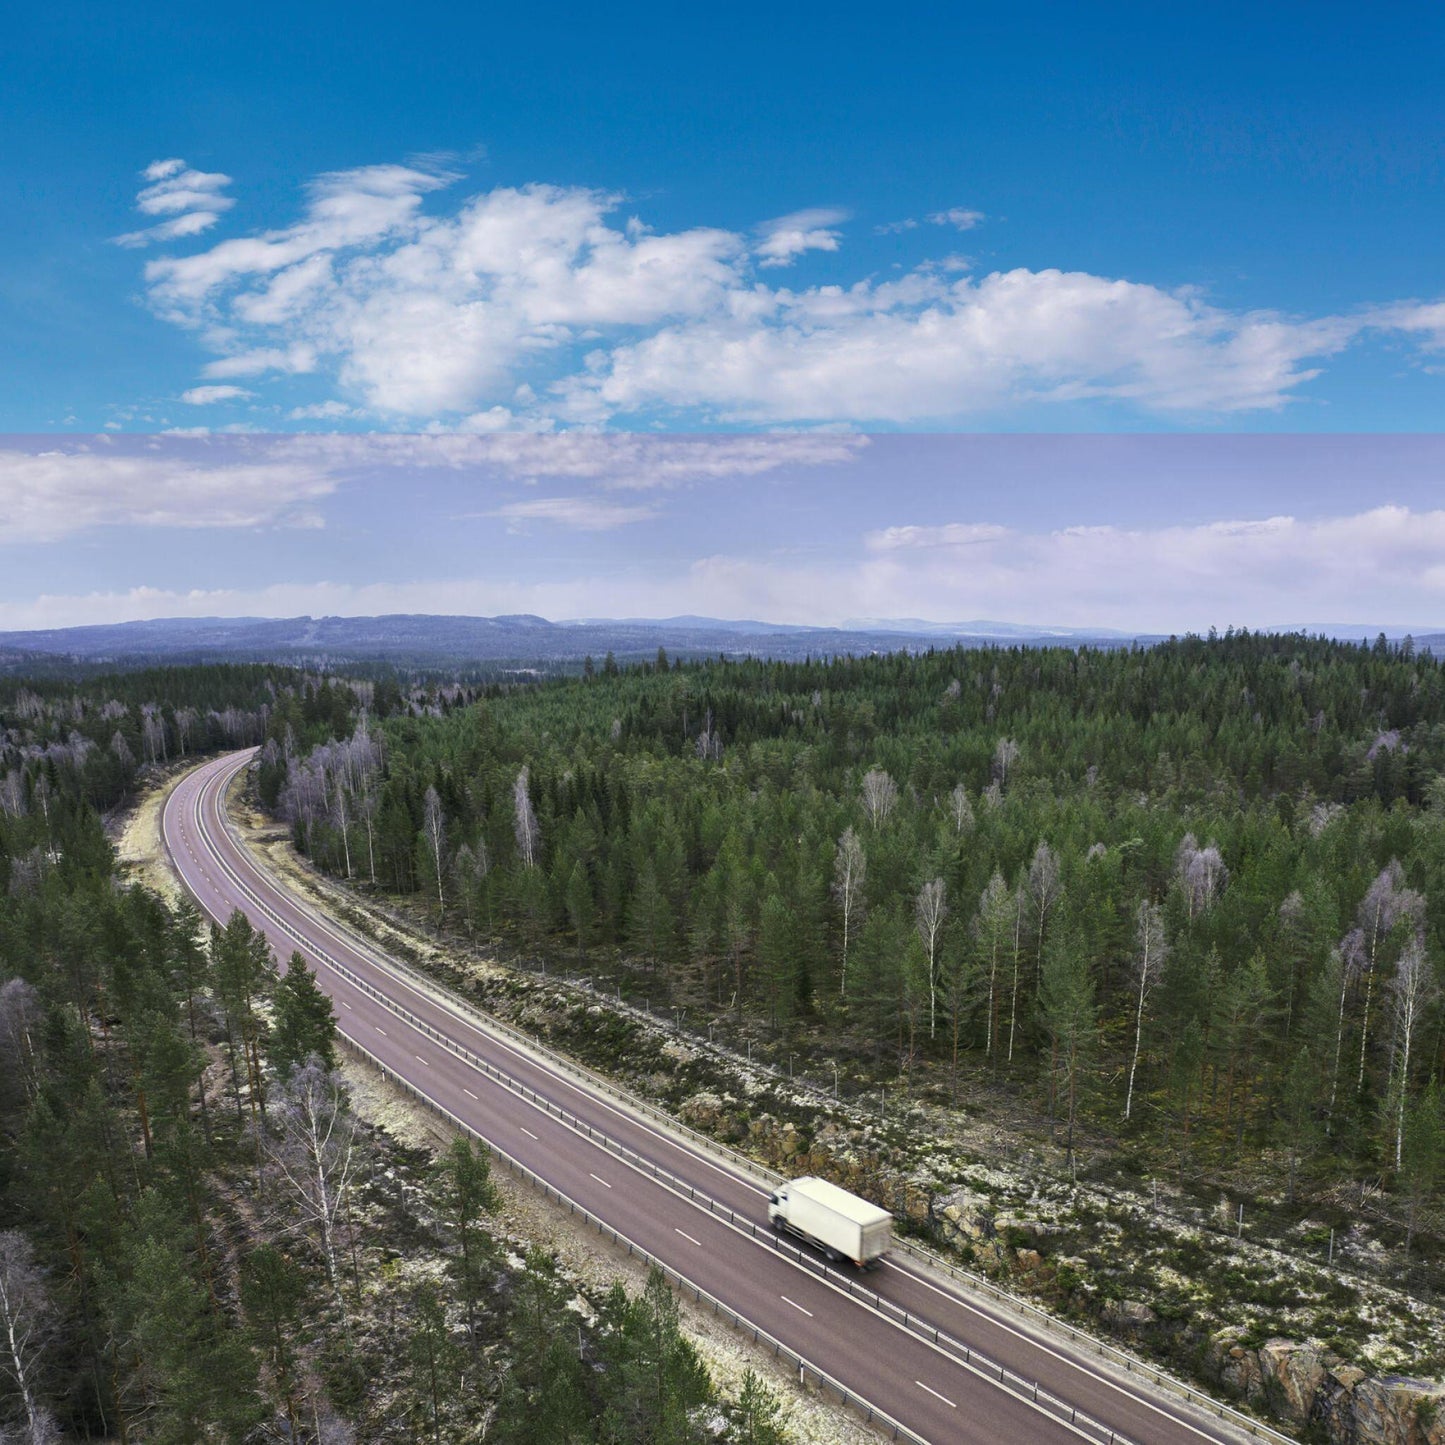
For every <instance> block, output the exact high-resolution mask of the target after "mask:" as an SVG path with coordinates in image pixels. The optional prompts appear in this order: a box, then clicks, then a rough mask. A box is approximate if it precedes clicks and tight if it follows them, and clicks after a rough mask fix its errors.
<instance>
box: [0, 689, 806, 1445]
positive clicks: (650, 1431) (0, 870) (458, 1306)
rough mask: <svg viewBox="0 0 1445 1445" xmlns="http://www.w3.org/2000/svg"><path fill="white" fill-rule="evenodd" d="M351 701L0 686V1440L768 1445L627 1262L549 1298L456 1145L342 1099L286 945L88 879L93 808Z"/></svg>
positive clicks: (285, 692) (563, 1283)
mask: <svg viewBox="0 0 1445 1445" xmlns="http://www.w3.org/2000/svg"><path fill="white" fill-rule="evenodd" d="M363 701H365V702H371V701H374V699H373V698H372V697H371V696H369V695H367V696H362V695H360V694H359V693H358V691H357V690H356V689H354V688H352V687H350V686H349V685H345V684H332V683H329V682H326V681H324V680H317V679H306V678H304V677H302V676H301V675H299V674H293V673H289V672H287V671H285V670H280V669H269V668H237V669H229V670H228V669H214V670H210V669H195V670H187V671H185V672H183V673H181V674H169V673H156V674H128V675H125V676H123V677H120V678H105V679H100V680H98V681H87V682H85V683H82V684H80V685H79V686H77V687H75V688H73V689H71V690H69V691H67V690H66V689H65V688H64V687H61V686H59V685H57V684H52V683H47V684H45V685H44V686H41V687H38V688H25V687H17V688H13V689H10V690H8V691H6V692H4V693H0V725H3V728H4V731H3V734H0V1439H4V1440H6V1441H16V1442H23V1445H51V1442H55V1441H59V1440H97V1441H99V1440H105V1441H123V1442H124V1441H134V1442H152V1441H153V1442H176V1445H181V1442H185V1445H190V1442H195V1441H201V1440H215V1441H236V1442H242V1441H261V1440H277V1439H287V1440H292V1441H298V1442H299V1441H308V1442H328V1445H342V1442H346V1441H360V1440H365V1441H368V1442H370V1441H379V1442H381V1441H395V1442H415V1441H434V1442H442V1441H448V1442H452V1441H457V1442H465V1441H472V1440H481V1439H483V1438H485V1439H487V1440H495V1441H506V1442H519V1445H520V1442H538V1445H542V1442H547V1445H551V1442H578V1445H582V1442H594V1441H595V1442H604V1441H605V1442H619V1445H620V1442H623V1441H627V1442H631V1441H654V1442H659V1445H661V1442H678V1445H682V1442H688V1441H701V1440H704V1439H707V1440H722V1441H725V1440H733V1439H736V1440H749V1441H754V1440H755V1441H761V1442H773V1441H779V1440H781V1439H782V1438H783V1436H782V1431H781V1426H780V1424H779V1406H778V1405H777V1402H776V1401H775V1400H774V1398H773V1397H772V1396H771V1394H770V1393H769V1392H768V1391H767V1390H766V1389H765V1388H764V1387H763V1386H762V1385H761V1383H760V1381H759V1380H758V1379H757V1378H756V1377H754V1376H750V1375H748V1376H745V1377H744V1378H743V1381H742V1385H741V1390H740V1391H739V1392H737V1393H736V1394H734V1395H733V1396H732V1397H729V1398H724V1397H723V1396H722V1394H721V1393H720V1391H719V1389H718V1388H717V1386H716V1385H715V1384H714V1383H713V1381H712V1379H711V1377H710V1375H709V1372H708V1370H707V1369H706V1367H705V1366H704V1364H703V1363H702V1360H701V1358H700V1356H699V1355H698V1353H697V1351H696V1349H695V1347H694V1346H693V1345H692V1344H691V1342H690V1341H689V1340H688V1338H687V1337H686V1336H685V1335H684V1334H683V1332H682V1330H681V1328H680V1325H679V1318H678V1309H677V1305H676V1303H675V1301H674V1299H673V1297H672V1295H671V1293H670V1292H669V1291H668V1290H667V1288H666V1287H665V1284H664V1283H663V1281H662V1279H661V1276H656V1277H654V1278H653V1279H651V1280H650V1281H649V1282H648V1284H647V1287H646V1289H645V1290H644V1291H643V1292H642V1293H641V1294H639V1295H637V1296H635V1297H633V1296H629V1295H627V1294H626V1293H625V1292H623V1291H622V1289H621V1288H620V1287H618V1288H614V1289H611V1290H607V1289H601V1290H598V1289H595V1288H591V1287H587V1286H581V1287H579V1286H578V1285H577V1284H576V1283H574V1282H573V1280H572V1279H571V1278H570V1277H569V1276H568V1275H567V1274H566V1273H565V1272H564V1271H562V1270H561V1269H560V1268H559V1267H558V1264H557V1262H556V1261H555V1260H554V1259H553V1258H552V1257H551V1256H550V1255H548V1254H546V1253H545V1252H543V1251H540V1250H538V1249H536V1248H532V1247H530V1246H529V1245H528V1243H527V1242H526V1241H525V1240H522V1239H517V1238H512V1237H509V1236H508V1235H507V1234H506V1233H505V1232H503V1231H502V1230H501V1229H500V1228H499V1226H498V1225H497V1223H496V1221H495V1219H494V1217H493V1210H494V1204H495V1195H494V1190H493V1187H492V1184H491V1180H490V1176H489V1167H488V1159H487V1156H486V1154H485V1152H484V1151H481V1150H480V1149H478V1148H476V1147H474V1146H472V1145H471V1144H470V1143H468V1142H466V1141H457V1142H456V1143H455V1144H454V1145H452V1147H451V1148H450V1149H449V1150H447V1151H446V1152H444V1153H443V1154H442V1155H441V1156H440V1158H439V1159H437V1160H435V1161H434V1160H433V1159H432V1158H430V1157H429V1156H428V1155H426V1154H424V1153H421V1152H419V1151H417V1150H415V1149H408V1148H406V1147H403V1146H401V1145H399V1144H397V1143H395V1142H394V1141H392V1140H391V1139H389V1138H388V1137H387V1136H386V1135H384V1134H382V1133H380V1132H378V1131H377V1130H375V1129H374V1128H371V1127H369V1126H367V1125H366V1124H364V1123H363V1122H362V1121H361V1120H360V1119H359V1118H358V1117H357V1116H356V1114H355V1113H354V1112H353V1110H352V1108H351V1104H350V1100H349V1097H348V1091H347V1089H346V1086H345V1084H344V1081H343V1076H342V1074H341V1073H340V1072H338V1070H337V1064H338V1058H337V1045H336V1038H335V1021H334V1019H333V1017H332V1014H331V1007H330V1003H329V1001H328V1000H327V998H326V997H325V995H324V994H323V993H322V992H321V990H320V989H319V987H318V986H317V984H316V981H315V979H314V977H313V976H312V975H311V973H310V972H309V971H308V970H307V968H306V966H305V964H304V962H303V961H301V960H299V959H298V958H296V957H294V956H293V958H292V960H291V964H290V967H289V968H288V970H287V972H286V973H285V974H284V976H282V977H279V978H278V976H277V973H276V971H275V969H274V968H273V966H272V963H271V960H270V955H269V950H268V948H267V946H266V943H265V940H264V938H263V937H262V936H261V935H259V934H257V933H255V932H254V931H253V930H252V929H251V928H250V926H249V925H248V924H247V923H246V921H245V919H244V918H243V917H241V916H240V915H239V914H237V915H234V916H233V917H232V919H231V921H230V923H229V924H228V925H227V926H226V927H225V928H223V929H215V928H213V929H210V930H209V931H208V930H205V929H203V928H202V927H201V923H200V919H199V918H198V916H197V915H196V913H195V911H194V910H193V909H191V908H189V907H188V906H184V905H183V906H181V907H179V908H171V907H169V906H168V905H167V904H166V903H165V902H164V901H163V900H162V899H160V898H159V897H158V896H157V895H156V894H154V893H153V892H150V891H148V890H146V889H144V888H142V887H138V886H135V885H132V884H128V883H127V882H126V881H125V880H124V879H123V878H122V876H121V875H120V874H119V873H118V871H117V868H116V864H115V861H114V853H113V849H112V846H111V843H110V841H109V839H108V838H107V835H106V831H105V828H104V826H103V820H102V816H101V809H103V808H105V807H108V806H110V805H111V804H113V803H115V802H116V801H117V800H119V799H121V798H123V797H125V796H126V795H128V794H129V793H130V792H132V790H133V789H135V788H136V786H137V785H138V783H139V782H140V781H142V780H143V778H144V776H146V775H147V774H153V773H154V771H155V770H157V769H159V768H162V767H164V766H165V765H166V764H167V762H168V761H171V760H173V759H174V757H175V756H176V755H177V754H182V753H183V754H185V755H187V756H190V755H193V754H194V753H196V752H198V751H200V750H202V749H216V748H220V747H224V746H233V745H237V744H243V743H247V742H259V741H261V740H262V739H263V738H264V737H266V736H267V735H268V734H274V735H276V736H279V737H281V738H285V739H289V740H290V741H292V742H293V743H299V742H301V741H304V742H305V743H306V744H307V745H308V746H309V745H310V744H311V743H313V742H315V741H317V740H319V739H322V738H327V737H331V736H336V735H342V736H344V735H346V734H348V733H349V732H350V730H351V728H352V726H353V723H354V718H355V715H356V712H357V710H358V709H359V707H360V706H361V704H362V702H363ZM107 733H108V734H109V737H108V739H107V736H106V734H107Z"/></svg>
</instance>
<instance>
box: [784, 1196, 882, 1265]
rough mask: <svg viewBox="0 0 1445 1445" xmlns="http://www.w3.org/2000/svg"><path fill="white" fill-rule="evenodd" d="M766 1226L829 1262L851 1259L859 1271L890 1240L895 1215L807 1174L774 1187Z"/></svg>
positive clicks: (878, 1253)
mask: <svg viewBox="0 0 1445 1445" xmlns="http://www.w3.org/2000/svg"><path fill="white" fill-rule="evenodd" d="M768 1222H769V1223H770V1224H771V1225H772V1226H773V1228H774V1229H778V1230H782V1229H786V1230H789V1231H790V1232H791V1233H793V1234H796V1235H798V1236H800V1237H801V1238H803V1239H806V1240H810V1241H811V1242H812V1243H814V1244H816V1245H819V1246H820V1247H821V1248H822V1249H823V1250H824V1251H825V1252H826V1253H827V1254H828V1256H829V1257H830V1258H832V1259H848V1260H852V1262H853V1263H854V1264H856V1265H857V1266H858V1267H859V1268H860V1269H863V1268H866V1267H867V1266H868V1265H870V1264H872V1263H873V1262H874V1261H875V1260H876V1259H877V1258H878V1257H879V1256H880V1255H881V1254H882V1253H883V1252H884V1251H885V1250H886V1249H887V1248H888V1246H889V1245H890V1244H891V1243H892V1242H893V1216H892V1215H891V1214H889V1212H888V1211H887V1210H886V1209H880V1208H879V1207H878V1206H877V1205H876V1204H870V1203H869V1202H868V1201H867V1200H866V1199H860V1198H859V1197H858V1196H857V1195H856V1194H850V1193H849V1192H848V1191H847V1190H846V1189H840V1188H839V1187H838V1186H837V1185H836V1184H830V1183H828V1181H827V1180H826V1179H815V1178H812V1177H811V1176H805V1177H804V1178H802V1179H793V1180H790V1181H789V1182H788V1183H786V1184H780V1185H778V1187H777V1188H776V1189H775V1190H774V1191H773V1193H772V1195H771V1196H770V1197H769V1199H768Z"/></svg>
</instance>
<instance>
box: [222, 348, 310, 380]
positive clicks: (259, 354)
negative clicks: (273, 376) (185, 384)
mask: <svg viewBox="0 0 1445 1445" xmlns="http://www.w3.org/2000/svg"><path fill="white" fill-rule="evenodd" d="M315 370H316V348H315V347H313V346H307V345H306V344H305V343H304V342H296V343H294V344H293V345H291V346H288V347H285V348H284V349H283V348H281V347H276V346H270V347H260V348H258V349H256V350H253V351H237V352H234V353H232V354H231V355H230V356H223V357H221V358H220V359H219V360H217V361H208V362H207V363H206V364H205V366H204V367H202V368H201V371H202V374H203V375H205V376H214V377H222V376H262V375H264V374H265V373H266V372H268V371H281V372H286V373H289V374H291V375H304V374H305V373H307V372H310V371H315Z"/></svg>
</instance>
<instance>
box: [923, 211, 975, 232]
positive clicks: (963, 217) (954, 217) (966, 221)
mask: <svg viewBox="0 0 1445 1445" xmlns="http://www.w3.org/2000/svg"><path fill="white" fill-rule="evenodd" d="M983 219H984V214H983V212H982V211H970V210H969V209H968V208H967V207H965V206H950V207H949V208H948V210H946V211H934V212H933V214H932V215H930V216H929V218H928V221H929V224H930V225H933V226H952V227H953V229H954V230H955V231H971V230H973V228H974V227H975V226H977V225H978V224H979V223H980V222H981V221H983Z"/></svg>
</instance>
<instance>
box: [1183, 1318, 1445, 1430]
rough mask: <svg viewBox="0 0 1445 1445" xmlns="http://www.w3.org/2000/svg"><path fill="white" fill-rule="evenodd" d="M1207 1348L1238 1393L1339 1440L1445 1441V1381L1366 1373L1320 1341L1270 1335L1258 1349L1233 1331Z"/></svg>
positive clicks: (1228, 1385) (1221, 1376) (1214, 1366)
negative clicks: (1239, 1339)
mask: <svg viewBox="0 0 1445 1445" xmlns="http://www.w3.org/2000/svg"><path fill="white" fill-rule="evenodd" d="M1208 1354H1209V1360H1210V1364H1211V1367H1212V1369H1213V1371H1214V1373H1215V1375H1216V1376H1217V1378H1218V1379H1219V1382H1220V1383H1221V1384H1222V1385H1224V1386H1225V1387H1226V1388H1227V1389H1228V1390H1230V1391H1231V1392H1232V1393H1233V1394H1235V1395H1236V1396H1237V1397H1239V1398H1241V1399H1244V1400H1247V1401H1248V1402H1249V1403H1250V1404H1252V1405H1256V1406H1261V1407H1263V1408H1264V1409H1265V1410H1266V1411H1268V1412H1269V1413H1273V1414H1276V1415H1278V1416H1282V1417H1284V1418H1285V1419H1287V1420H1290V1421H1293V1422H1294V1423H1295V1424H1297V1425H1314V1426H1316V1427H1317V1428H1319V1427H1322V1428H1323V1430H1324V1434H1325V1438H1327V1439H1328V1440H1330V1441H1331V1442H1333V1445H1445V1384H1438V1383H1431V1382H1429V1381H1426V1380H1411V1379H1408V1378H1406V1377H1404V1376H1400V1375H1367V1374H1366V1373H1365V1372H1364V1371H1363V1370H1361V1369H1359V1368H1358V1367H1357V1366H1355V1365H1351V1364H1347V1363H1346V1362H1345V1361H1344V1360H1342V1359H1341V1358H1340V1357H1339V1356H1338V1355H1336V1354H1334V1353H1333V1352H1332V1351H1330V1350H1328V1349H1326V1348H1324V1347H1323V1346H1322V1345H1319V1344H1317V1343H1315V1342H1313V1341H1304V1342H1301V1341H1298V1340H1280V1339H1275V1340H1266V1341H1265V1343H1264V1344H1262V1345H1260V1346H1259V1347H1258V1349H1251V1348H1250V1347H1249V1346H1247V1345H1244V1344H1241V1343H1239V1342H1238V1341H1237V1340H1234V1339H1232V1338H1231V1337H1230V1334H1229V1332H1227V1331H1226V1332H1222V1333H1220V1334H1217V1335H1215V1336H1214V1337H1213V1338H1212V1339H1211V1341H1210V1347H1209V1352H1208Z"/></svg>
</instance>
